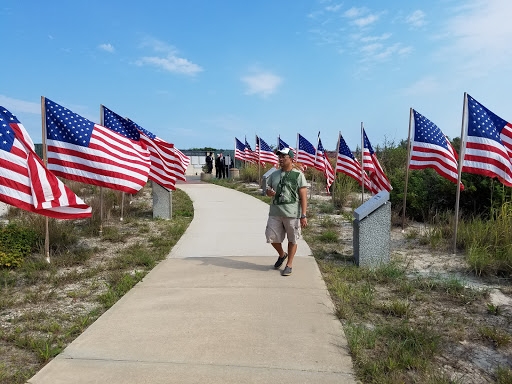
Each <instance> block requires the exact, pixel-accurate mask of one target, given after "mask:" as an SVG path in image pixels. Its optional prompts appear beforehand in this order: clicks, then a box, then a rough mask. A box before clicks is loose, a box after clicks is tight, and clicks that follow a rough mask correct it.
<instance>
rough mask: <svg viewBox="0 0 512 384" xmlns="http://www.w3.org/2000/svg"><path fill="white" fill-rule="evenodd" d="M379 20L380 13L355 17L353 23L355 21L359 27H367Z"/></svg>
mask: <svg viewBox="0 0 512 384" xmlns="http://www.w3.org/2000/svg"><path fill="white" fill-rule="evenodd" d="M377 20H379V16H378V15H368V16H366V17H361V18H359V19H355V20H354V21H353V22H352V23H354V24H355V25H357V26H358V27H361V28H363V27H366V26H368V25H370V24H373V23H375V22H376V21H377Z"/></svg>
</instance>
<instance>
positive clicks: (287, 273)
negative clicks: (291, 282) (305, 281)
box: [282, 266, 292, 276]
mask: <svg viewBox="0 0 512 384" xmlns="http://www.w3.org/2000/svg"><path fill="white" fill-rule="evenodd" d="M291 274H292V269H291V268H290V267H289V266H286V267H284V269H283V273H282V275H283V276H290V275H291Z"/></svg>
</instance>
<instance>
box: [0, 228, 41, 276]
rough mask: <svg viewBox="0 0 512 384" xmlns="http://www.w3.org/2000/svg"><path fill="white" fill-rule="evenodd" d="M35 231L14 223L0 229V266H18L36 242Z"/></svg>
mask: <svg viewBox="0 0 512 384" xmlns="http://www.w3.org/2000/svg"><path fill="white" fill-rule="evenodd" d="M37 240H38V236H37V234H36V232H34V231H33V230H31V229H29V228H24V227H20V226H18V225H16V224H8V225H7V226H5V227H3V228H1V229H0V267H8V268H16V267H19V266H20V265H21V264H22V263H23V260H24V258H25V257H27V256H29V255H30V253H31V252H32V250H33V249H34V247H35V246H36V244H37Z"/></svg>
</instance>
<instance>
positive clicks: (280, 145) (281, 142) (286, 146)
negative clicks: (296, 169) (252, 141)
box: [278, 136, 297, 161]
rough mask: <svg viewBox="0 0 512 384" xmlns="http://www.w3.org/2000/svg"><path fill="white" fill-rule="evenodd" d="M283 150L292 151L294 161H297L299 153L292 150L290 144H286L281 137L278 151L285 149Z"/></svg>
mask: <svg viewBox="0 0 512 384" xmlns="http://www.w3.org/2000/svg"><path fill="white" fill-rule="evenodd" d="M283 148H289V149H291V150H292V152H293V157H294V159H293V160H294V161H295V160H296V156H297V151H296V150H295V148H292V147H290V146H289V145H288V144H286V143H285V142H284V141H283V140H281V136H279V148H278V149H283Z"/></svg>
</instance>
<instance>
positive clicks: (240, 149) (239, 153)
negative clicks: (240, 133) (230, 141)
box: [235, 137, 245, 161]
mask: <svg viewBox="0 0 512 384" xmlns="http://www.w3.org/2000/svg"><path fill="white" fill-rule="evenodd" d="M235 159H239V160H242V161H245V145H244V144H243V143H242V142H241V141H240V140H238V139H237V138H236V137H235Z"/></svg>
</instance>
